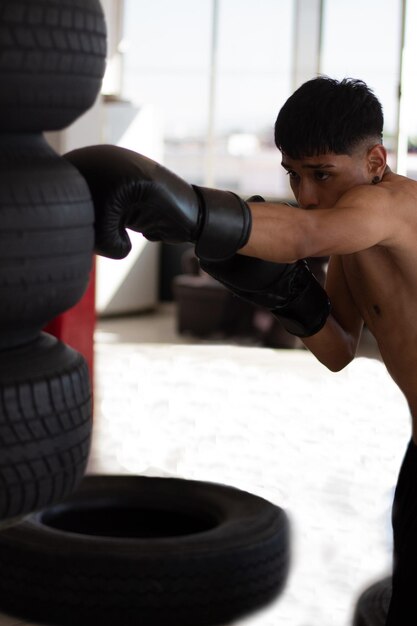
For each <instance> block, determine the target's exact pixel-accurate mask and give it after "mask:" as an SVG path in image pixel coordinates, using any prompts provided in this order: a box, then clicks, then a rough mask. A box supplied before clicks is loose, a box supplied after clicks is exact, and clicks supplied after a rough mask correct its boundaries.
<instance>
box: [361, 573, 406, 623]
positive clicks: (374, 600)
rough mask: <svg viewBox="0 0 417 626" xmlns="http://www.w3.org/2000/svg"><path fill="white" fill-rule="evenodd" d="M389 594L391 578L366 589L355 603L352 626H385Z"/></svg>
mask: <svg viewBox="0 0 417 626" xmlns="http://www.w3.org/2000/svg"><path fill="white" fill-rule="evenodd" d="M391 594H392V579H391V576H390V577H388V578H384V579H383V580H381V581H379V582H377V583H375V584H374V585H372V586H371V587H369V588H368V589H366V590H365V591H364V592H363V593H362V595H361V596H360V598H359V600H358V602H357V605H356V609H355V615H354V620H353V626H385V623H386V620H387V615H388V608H389V604H390V601H391ZM399 626H400V625H399Z"/></svg>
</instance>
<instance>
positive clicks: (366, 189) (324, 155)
mask: <svg viewBox="0 0 417 626" xmlns="http://www.w3.org/2000/svg"><path fill="white" fill-rule="evenodd" d="M382 129H383V115H382V109H381V106H380V103H379V102H378V100H377V98H376V97H375V95H374V94H373V93H372V91H371V90H370V89H369V88H368V87H367V86H366V85H365V84H364V83H363V82H361V81H356V80H350V79H349V80H343V81H341V82H338V81H335V80H332V79H329V78H325V77H319V78H316V79H313V80H311V81H309V82H307V83H305V84H304V85H302V86H301V87H300V88H299V89H298V90H297V91H296V92H295V93H294V94H293V95H292V96H291V97H290V98H289V99H288V100H287V102H286V103H285V104H284V106H283V107H282V109H281V110H280V112H279V114H278V118H277V121H276V124H275V141H276V145H277V147H278V148H279V150H280V151H281V153H282V166H283V167H284V168H285V170H286V171H287V172H288V175H289V177H290V183H291V188H292V190H293V193H294V196H295V199H296V201H297V204H298V206H297V208H294V207H290V206H288V205H285V204H281V203H270V202H249V203H247V202H244V201H243V200H242V199H241V198H239V197H237V196H236V195H235V194H233V193H231V192H227V191H221V190H215V189H207V188H203V187H196V186H192V185H189V184H187V183H186V182H185V181H183V180H181V179H180V178H178V177H177V176H176V175H175V174H173V173H172V172H170V171H168V170H167V169H165V168H163V167H161V166H160V165H158V164H157V163H155V162H153V161H151V160H149V159H147V158H146V157H143V156H141V155H138V154H136V153H134V152H131V151H128V150H124V149H122V148H117V147H114V146H95V147H91V148H84V149H81V150H76V151H73V152H71V153H69V154H68V155H66V156H67V159H68V160H69V161H71V162H72V163H73V164H74V165H75V166H76V167H77V168H78V169H79V170H80V172H81V173H82V174H83V175H84V177H85V179H86V180H87V183H88V185H89V188H90V192H91V195H92V197H93V201H94V205H95V213H96V251H97V252H98V253H99V254H103V255H105V256H109V257H111V258H121V257H123V256H125V255H126V254H128V252H129V250H130V243H129V239H128V235H127V233H126V230H125V229H126V228H130V229H132V230H136V231H139V232H142V233H143V234H144V236H145V237H147V238H148V239H150V240H161V241H165V242H168V243H176V242H185V241H190V242H193V243H194V244H195V247H196V254H197V255H198V256H199V258H200V262H201V264H202V266H203V268H204V269H205V270H206V271H208V272H209V273H211V274H212V275H213V276H215V277H216V278H217V279H218V280H220V281H222V282H223V283H224V284H225V285H227V286H228V287H229V289H231V290H232V291H233V292H234V293H236V294H238V295H239V296H241V297H243V298H245V299H247V300H249V301H252V302H253V303H255V304H258V305H261V306H264V307H267V308H268V309H270V310H271V311H272V312H273V313H274V315H276V317H277V318H278V319H280V320H281V322H282V324H283V325H284V327H285V328H286V329H287V330H288V331H289V332H292V333H293V334H296V335H298V336H299V337H302V339H303V341H304V343H305V345H306V346H307V348H309V350H310V351H311V352H312V353H313V354H315V356H316V357H317V358H318V359H319V360H320V361H321V362H322V363H323V364H324V365H326V366H327V367H328V368H329V369H330V370H332V371H338V370H340V369H342V368H343V367H345V366H346V365H347V364H348V363H349V362H350V361H351V360H352V359H353V358H354V356H355V352H356V348H357V345H358V342H359V339H360V336H361V331H362V327H363V325H364V323H365V324H366V325H367V327H368V329H369V330H370V331H371V333H372V334H373V335H374V337H375V338H376V340H377V342H378V346H379V349H380V352H381V355H382V358H383V360H384V362H385V365H386V367H387V370H388V372H389V373H390V375H391V376H392V378H393V379H394V381H395V382H396V383H397V385H398V386H399V387H400V389H401V390H402V392H403V394H404V396H405V398H406V399H407V402H408V405H409V407H410V412H411V416H412V432H411V436H410V442H409V445H408V448H407V451H406V455H405V458H404V461H403V465H402V468H401V472H400V476H399V480H398V484H397V488H396V493H395V499H394V507H393V529H394V571H393V594H392V600H391V605H390V609H389V615H388V620H387V626H415V625H416V624H417V603H416V601H415V597H416V596H417V316H416V311H417V182H415V181H413V180H410V179H408V178H405V177H403V176H399V175H397V174H394V173H393V172H392V171H391V170H390V169H389V167H388V165H387V161H386V158H387V154H386V150H385V148H384V146H383V144H382ZM315 256H330V262H329V267H328V273H327V280H326V285H325V290H324V289H322V287H321V286H320V285H319V284H318V282H317V281H316V280H315V278H314V276H313V275H312V274H311V273H310V271H309V269H308V267H307V265H306V263H305V261H303V259H305V258H307V257H315Z"/></svg>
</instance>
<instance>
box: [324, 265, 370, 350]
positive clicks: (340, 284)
mask: <svg viewBox="0 0 417 626" xmlns="http://www.w3.org/2000/svg"><path fill="white" fill-rule="evenodd" d="M325 288H326V291H327V294H328V296H329V298H330V302H331V306H332V309H331V311H332V315H333V317H334V318H335V320H336V321H337V322H338V324H339V325H340V326H341V327H342V329H343V330H344V331H345V333H347V334H348V335H349V336H350V337H351V339H352V340H353V342H354V344H355V348H356V346H357V343H358V342H359V339H360V336H361V332H362V326H363V320H362V317H361V314H360V312H359V310H358V308H357V306H356V304H355V302H354V300H353V298H352V294H351V292H350V289H349V285H348V283H347V280H346V276H345V272H344V269H343V263H342V259H341V257H340V256H336V255H335V256H332V257H331V258H330V261H329V265H328V269H327V275H326V285H325Z"/></svg>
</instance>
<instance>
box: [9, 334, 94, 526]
mask: <svg viewBox="0 0 417 626" xmlns="http://www.w3.org/2000/svg"><path fill="white" fill-rule="evenodd" d="M91 430H92V418H91V392H90V383H89V372H88V366H87V363H86V361H85V359H84V358H83V357H82V356H81V354H79V353H78V352H76V351H75V350H73V349H72V348H70V347H68V346H66V345H65V344H64V343H62V342H60V341H58V340H57V339H55V337H52V336H51V335H48V334H46V333H41V334H40V335H39V337H38V338H37V339H36V340H35V341H33V342H30V343H28V344H25V345H23V346H21V347H19V348H12V349H9V350H2V351H0V528H1V526H2V525H3V524H4V523H5V520H12V519H14V518H17V517H21V516H24V515H26V514H28V513H30V512H32V511H36V510H39V509H41V508H44V507H46V506H49V505H50V504H52V503H54V502H58V501H60V500H61V499H62V498H64V497H65V496H67V495H68V494H69V493H71V491H73V490H74V489H75V488H76V487H77V486H78V484H79V483H80V482H81V480H82V478H83V475H84V472H85V468H86V465H87V460H88V453H89V449H90V440H91ZM9 523H10V522H9ZM0 534H1V533H0Z"/></svg>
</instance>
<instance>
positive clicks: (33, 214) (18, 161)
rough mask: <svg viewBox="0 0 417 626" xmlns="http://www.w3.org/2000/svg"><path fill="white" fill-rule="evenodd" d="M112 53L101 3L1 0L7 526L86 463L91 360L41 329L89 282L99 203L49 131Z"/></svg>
mask: <svg viewBox="0 0 417 626" xmlns="http://www.w3.org/2000/svg"><path fill="white" fill-rule="evenodd" d="M105 58H106V30H105V21H104V17H103V13H102V9H101V6H100V3H99V0H0V84H1V88H0V527H1V526H5V525H6V524H12V523H14V522H15V521H16V518H17V519H19V518H21V517H23V516H25V515H27V514H28V513H29V512H31V511H35V510H38V509H41V508H44V507H46V506H47V505H50V504H52V503H54V502H57V501H60V500H61V499H62V498H64V497H65V496H66V495H68V494H70V493H71V492H72V491H73V490H74V489H75V488H76V486H77V485H78V484H79V482H80V480H81V478H82V477H83V474H84V471H85V467H86V462H87V457H88V452H89V447H90V439H91V425H92V415H91V397H90V396H91V393H90V382H89V372H88V368H87V364H86V362H85V360H84V358H83V357H82V356H81V354H79V353H77V352H76V351H75V350H73V349H71V348H70V347H69V346H67V345H65V344H64V343H62V342H60V341H58V340H57V339H55V338H54V337H52V336H51V335H48V334H46V333H44V332H42V328H44V327H45V325H46V323H47V322H48V321H50V320H51V319H52V318H54V317H55V316H57V315H58V314H60V313H62V312H63V311H66V310H67V309H69V308H70V307H72V306H73V305H75V304H76V303H77V302H78V301H79V300H80V298H81V296H82V295H83V293H84V291H85V289H86V287H87V284H88V281H89V275H90V270H91V264H92V257H93V245H94V230H93V223H94V214H93V206H92V203H91V199H90V195H89V191H88V187H87V185H86V183H85V181H84V179H83V178H82V177H81V175H80V174H79V173H78V172H77V170H76V169H75V168H73V167H72V166H71V165H70V164H69V163H68V162H67V161H66V160H65V159H64V158H62V157H60V156H58V154H56V153H55V152H54V151H53V150H52V149H51V147H50V146H49V145H48V144H47V142H46V140H45V138H44V136H43V132H44V131H52V130H58V129H62V128H64V127H66V126H68V125H69V124H71V123H72V122H73V121H74V120H75V119H76V118H78V117H79V116H80V115H81V114H82V113H84V112H85V111H86V110H87V109H88V108H90V107H91V105H92V104H93V103H94V101H95V99H96V96H97V94H98V92H99V89H100V85H101V81H102V77H103V74H104V68H105Z"/></svg>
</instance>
